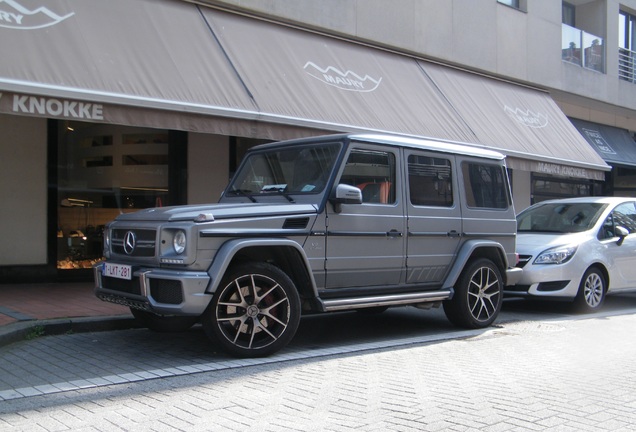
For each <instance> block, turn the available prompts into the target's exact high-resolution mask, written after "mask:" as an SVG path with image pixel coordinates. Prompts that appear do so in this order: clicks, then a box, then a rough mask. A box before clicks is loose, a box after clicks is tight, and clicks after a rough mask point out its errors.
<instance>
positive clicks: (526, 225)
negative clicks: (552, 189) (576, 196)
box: [517, 203, 606, 233]
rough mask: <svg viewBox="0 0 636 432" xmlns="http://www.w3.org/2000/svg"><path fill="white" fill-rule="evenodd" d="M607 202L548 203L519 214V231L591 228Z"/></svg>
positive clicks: (571, 231)
mask: <svg viewBox="0 0 636 432" xmlns="http://www.w3.org/2000/svg"><path fill="white" fill-rule="evenodd" d="M605 207H606V204H600V203H567V204H564V203H546V204H539V205H537V206H533V207H530V208H528V209H527V210H525V211H523V212H521V213H520V214H519V215H518V216H517V231H518V232H550V233H576V232H583V231H587V230H589V229H591V228H592V227H593V226H594V224H595V223H596V221H597V220H598V218H599V216H600V215H601V213H602V212H603V209H604V208H605Z"/></svg>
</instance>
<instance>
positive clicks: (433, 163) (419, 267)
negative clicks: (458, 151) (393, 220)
mask: <svg viewBox="0 0 636 432" xmlns="http://www.w3.org/2000/svg"><path fill="white" fill-rule="evenodd" d="M405 156H406V160H407V167H406V173H407V181H406V182H405V184H406V188H407V193H406V209H407V214H408V237H407V268H406V282H407V283H417V284H432V285H436V284H439V283H441V281H442V280H444V276H445V275H446V274H447V273H448V271H449V268H450V265H451V264H452V263H453V261H454V259H455V254H456V252H457V249H458V247H459V244H460V241H461V233H462V214H461V206H460V203H459V202H458V201H459V200H458V199H457V198H456V190H457V184H456V182H457V179H456V178H455V175H454V174H453V170H454V169H455V168H454V167H455V157H454V156H452V155H440V154H436V153H431V152H424V151H417V150H407V151H406V155H405Z"/></svg>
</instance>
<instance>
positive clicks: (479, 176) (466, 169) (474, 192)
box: [462, 162, 509, 209]
mask: <svg viewBox="0 0 636 432" xmlns="http://www.w3.org/2000/svg"><path fill="white" fill-rule="evenodd" d="M462 172H463V176H464V189H465V190H466V203H467V204H468V206H469V207H473V208H490V209H505V208H508V204H509V200H508V199H509V196H508V183H507V177H506V173H505V171H504V168H503V167H501V166H499V165H486V164H477V163H469V162H465V163H463V164H462Z"/></svg>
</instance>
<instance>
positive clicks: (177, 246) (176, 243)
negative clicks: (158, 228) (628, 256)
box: [172, 230, 186, 255]
mask: <svg viewBox="0 0 636 432" xmlns="http://www.w3.org/2000/svg"><path fill="white" fill-rule="evenodd" d="M172 246H173V247H174V251H175V252H176V253H177V255H180V254H182V253H183V251H184V250H185V248H186V234H185V231H182V230H179V231H177V232H175V233H174V237H173V238H172Z"/></svg>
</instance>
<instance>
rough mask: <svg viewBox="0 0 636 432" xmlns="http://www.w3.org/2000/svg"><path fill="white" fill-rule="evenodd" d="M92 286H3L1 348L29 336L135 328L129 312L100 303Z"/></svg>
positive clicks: (90, 284) (83, 284) (0, 307)
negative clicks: (32, 333) (35, 332)
mask: <svg viewBox="0 0 636 432" xmlns="http://www.w3.org/2000/svg"><path fill="white" fill-rule="evenodd" d="M93 288H94V285H93V283H92V282H70V283H44V284H8V285H3V284H0V346H2V345H6V344H8V343H12V342H15V341H18V340H21V339H24V338H26V337H27V335H28V334H29V333H30V332H33V331H38V332H39V333H40V334H59V333H66V332H71V331H91V330H108V329H116V328H128V327H131V326H134V320H133V318H132V315H131V313H130V311H129V309H128V308H127V307H125V306H120V305H116V304H113V303H108V302H104V301H101V300H99V299H98V298H97V297H95V294H94V293H93Z"/></svg>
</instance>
